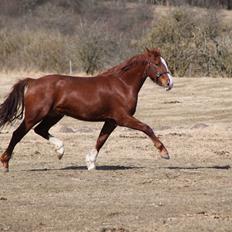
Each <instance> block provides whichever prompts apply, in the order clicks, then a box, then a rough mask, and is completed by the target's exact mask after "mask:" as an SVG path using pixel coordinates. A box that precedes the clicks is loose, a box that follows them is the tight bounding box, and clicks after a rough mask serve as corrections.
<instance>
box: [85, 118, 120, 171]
mask: <svg viewBox="0 0 232 232" xmlns="http://www.w3.org/2000/svg"><path fill="white" fill-rule="evenodd" d="M116 126H117V125H116V123H115V122H114V121H106V122H105V124H104V125H103V127H102V129H101V132H100V135H99V137H98V139H97V143H96V146H95V149H93V150H91V151H90V153H88V154H87V155H86V164H87V168H88V170H92V169H95V167H96V166H95V162H96V159H97V155H98V152H99V151H100V149H101V148H102V146H103V145H104V143H105V142H106V140H107V139H108V138H109V136H110V134H111V133H112V131H113V130H114V129H115V128H116Z"/></svg>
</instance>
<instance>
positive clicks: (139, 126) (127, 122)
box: [117, 115, 170, 159]
mask: <svg viewBox="0 0 232 232" xmlns="http://www.w3.org/2000/svg"><path fill="white" fill-rule="evenodd" d="M117 124H118V125H119V126H124V127H128V128H131V129H135V130H139V131H142V132H144V133H145V134H146V135H147V136H149V138H150V139H151V140H152V141H153V143H154V145H155V147H156V148H157V149H158V150H159V152H160V156H161V157H162V158H164V159H169V158H170V157H169V154H168V151H167V149H166V148H165V146H164V145H163V143H162V142H161V141H160V140H159V139H158V138H157V137H156V136H155V134H154V132H153V130H152V129H151V128H150V127H149V126H148V125H146V124H145V123H143V122H140V121H139V120H138V119H136V118H134V117H132V116H130V115H124V116H123V117H120V119H118V120H117Z"/></svg>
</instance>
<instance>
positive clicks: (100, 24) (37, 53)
mask: <svg viewBox="0 0 232 232" xmlns="http://www.w3.org/2000/svg"><path fill="white" fill-rule="evenodd" d="M139 2H140V3H138V1H96V0H87V1H78V0H69V1H64V0H58V1H54V0H23V1H21V2H19V1H16V0H11V1H5V0H4V1H1V2H0V54H1V56H0V65H1V70H3V71H4V70H5V71H12V70H26V71H28V70H34V71H45V72H64V73H67V72H68V71H69V61H70V60H71V61H72V64H73V70H74V71H78V72H79V71H85V72H87V73H90V74H92V73H94V72H96V71H97V72H99V71H101V70H102V69H105V68H108V67H110V66H112V65H115V64H118V63H119V62H121V61H122V60H124V59H126V58H128V57H130V56H132V55H134V54H136V53H138V52H140V51H141V50H143V49H144V47H145V46H148V47H160V48H161V49H162V51H163V55H164V56H165V57H166V59H167V60H168V62H169V66H170V67H171V69H172V71H173V73H174V74H175V75H178V76H199V75H200V76H232V62H231V60H232V49H231V46H230V45H231V43H232V41H231V38H232V35H231V22H232V20H231V17H227V18H226V19H227V20H226V21H225V20H224V12H225V11H224V10H219V9H216V10H215V9H211V10H206V9H203V8H194V7H190V6H186V5H185V6H184V7H183V6H181V7H176V8H172V7H167V8H165V9H163V8H162V7H159V6H157V5H154V4H156V3H157V1H153V2H152V1H139ZM168 2H169V1H162V3H163V4H166V5H167V3H168ZM206 2H207V1H205V3H206ZM151 3H153V4H151ZM185 3H188V4H190V5H194V4H195V5H199V6H202V3H201V1H189V2H188V1H185ZM221 3H222V1H221ZM173 4H174V5H176V6H179V5H180V3H179V2H178V1H174V2H173ZM182 4H183V1H182ZM169 5H171V4H170V3H169ZM206 6H207V5H206ZM212 6H214V5H212ZM215 6H218V5H217V4H216V1H215ZM228 12H229V11H228ZM229 14H230V13H227V16H228V15H229Z"/></svg>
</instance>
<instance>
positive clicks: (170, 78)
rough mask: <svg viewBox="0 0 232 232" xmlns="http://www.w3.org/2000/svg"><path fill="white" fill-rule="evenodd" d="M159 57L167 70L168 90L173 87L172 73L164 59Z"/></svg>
mask: <svg viewBox="0 0 232 232" xmlns="http://www.w3.org/2000/svg"><path fill="white" fill-rule="evenodd" d="M160 59H161V62H162V64H163V65H164V66H165V68H166V70H167V72H169V73H168V74H167V75H168V78H169V87H168V90H170V89H171V88H172V87H173V77H172V75H171V73H170V70H169V68H168V65H167V63H166V61H165V59H164V58H163V57H161V58H160Z"/></svg>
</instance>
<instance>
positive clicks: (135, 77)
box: [119, 64, 147, 93]
mask: <svg viewBox="0 0 232 232" xmlns="http://www.w3.org/2000/svg"><path fill="white" fill-rule="evenodd" d="M144 72H145V65H144V64H140V65H137V66H136V67H134V68H131V69H130V70H128V71H126V72H125V73H123V75H121V76H120V77H119V78H120V79H121V80H122V81H123V82H124V83H125V84H126V85H127V86H128V88H130V89H131V90H132V91H133V92H134V93H138V92H139V90H140V89H141V87H142V86H143V84H144V81H145V80H146V78H147V77H146V75H145V74H144Z"/></svg>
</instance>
